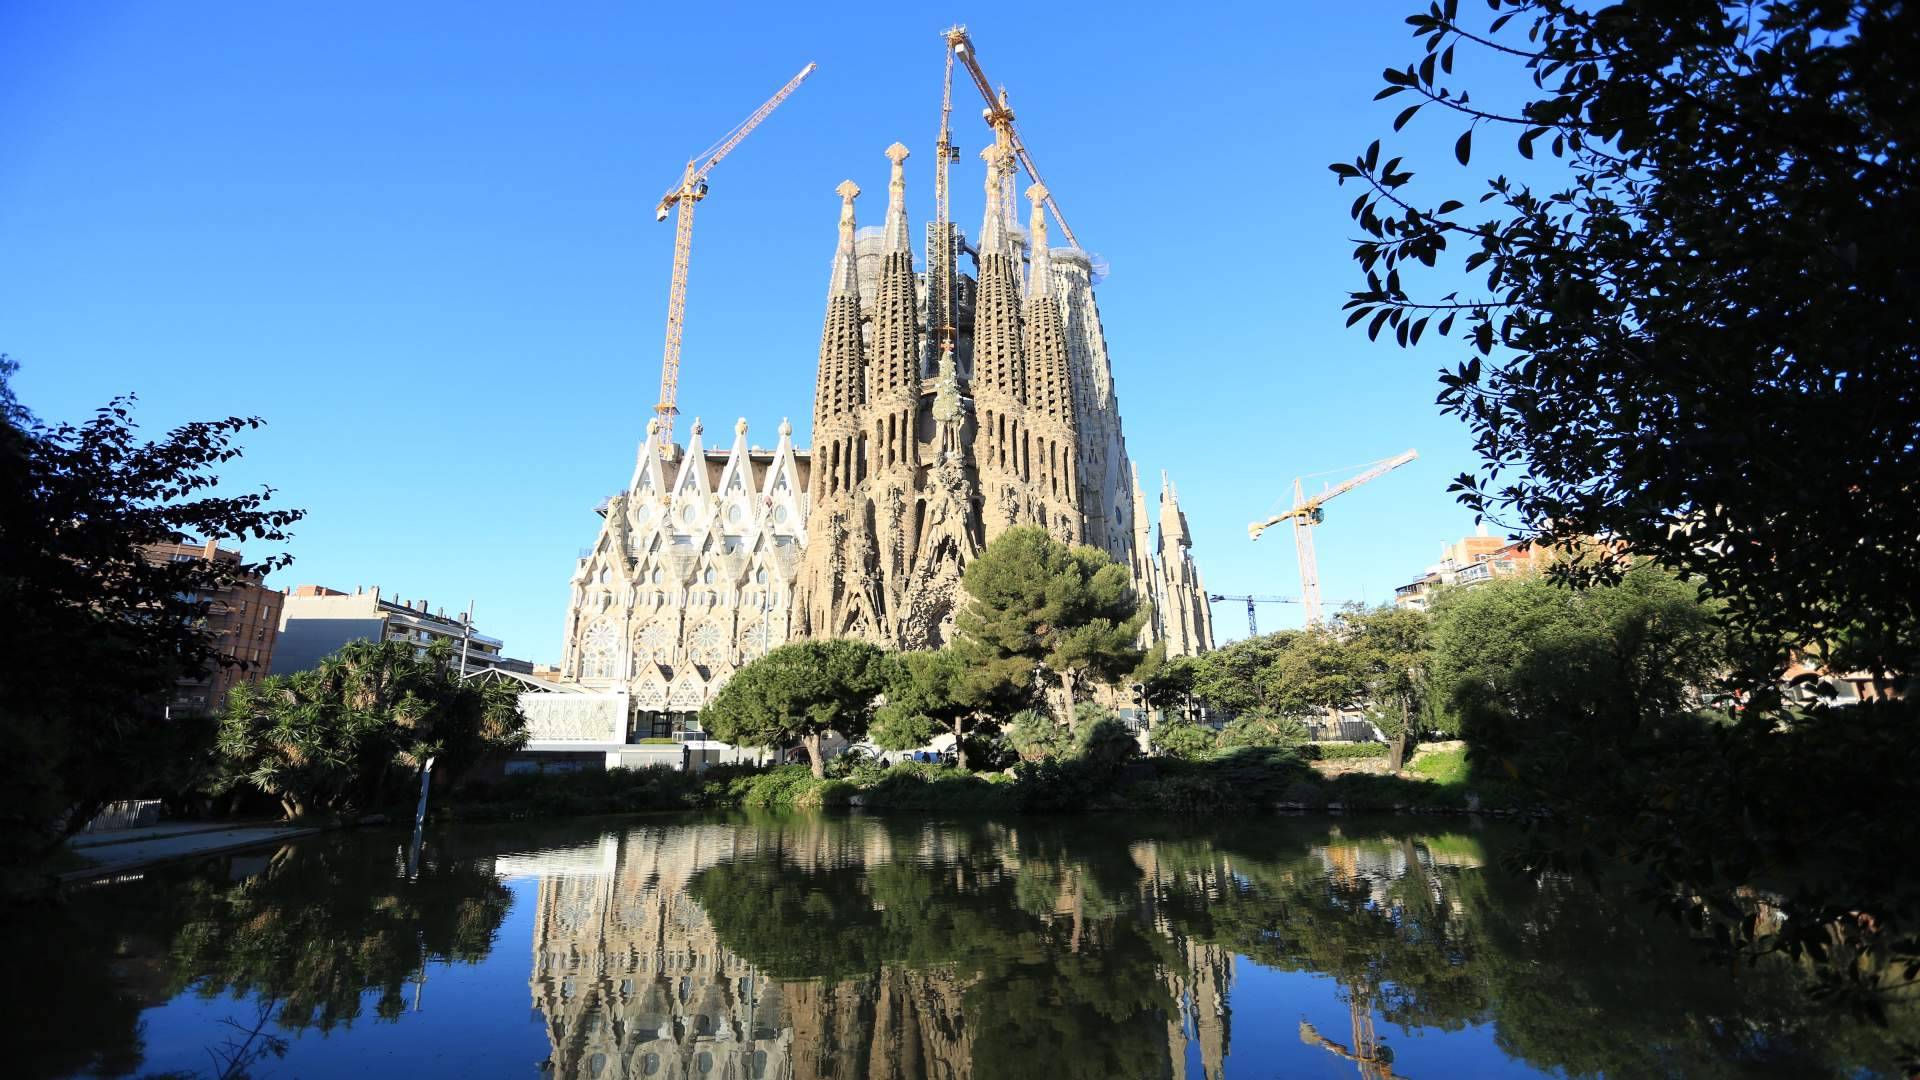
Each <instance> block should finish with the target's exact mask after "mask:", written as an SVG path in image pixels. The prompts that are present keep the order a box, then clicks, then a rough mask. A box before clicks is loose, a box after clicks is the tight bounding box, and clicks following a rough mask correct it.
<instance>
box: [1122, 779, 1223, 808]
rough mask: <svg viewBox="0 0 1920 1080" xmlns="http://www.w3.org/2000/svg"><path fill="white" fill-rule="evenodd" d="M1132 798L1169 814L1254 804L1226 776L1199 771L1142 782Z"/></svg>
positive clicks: (1136, 801) (1141, 804)
mask: <svg viewBox="0 0 1920 1080" xmlns="http://www.w3.org/2000/svg"><path fill="white" fill-rule="evenodd" d="M1133 798H1134V802H1135V803H1136V804H1138V805H1140V806H1143V807H1145V808H1148V809H1152V810H1160V811H1164V812H1166V813H1170V814H1224V813H1236V812H1244V811H1246V810H1248V809H1250V808H1251V807H1250V805H1249V803H1248V801H1247V798H1246V796H1245V795H1244V794H1242V793H1241V792H1239V791H1237V790H1236V789H1235V788H1234V787H1233V786H1232V785H1231V784H1229V783H1227V782H1226V781H1225V780H1224V779H1222V778H1220V777H1217V776H1206V775H1202V774H1197V773H1186V774H1181V775H1176V776H1168V777H1165V778H1163V779H1160V780H1154V781H1151V782H1148V783H1145V784H1141V785H1139V786H1138V787H1137V788H1136V790H1135V793H1134V797H1133Z"/></svg>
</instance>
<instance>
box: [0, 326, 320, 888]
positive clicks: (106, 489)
mask: <svg viewBox="0 0 1920 1080" xmlns="http://www.w3.org/2000/svg"><path fill="white" fill-rule="evenodd" d="M15 369H16V365H15V364H14V362H13V361H11V360H8V359H7V358H5V357H0V610H5V611H6V612H7V618H8V619H9V620H10V621H11V622H12V624H13V625H14V626H15V627H16V628H18V630H19V631H20V632H18V633H15V634H13V635H11V636H10V638H9V640H8V644H7V647H6V648H5V649H0V728H4V729H5V730H6V732H7V753H6V754H5V755H4V758H5V760H4V764H0V822H4V824H3V825H0V869H4V868H10V867H17V866H19V865H21V864H23V863H25V862H29V861H32V860H35V859H38V858H40V857H41V856H43V855H44V854H46V853H47V852H49V851H51V850H53V849H54V848H55V847H57V846H58V845H59V844H60V842H61V841H62V840H63V839H64V838H65V836H66V835H67V834H68V833H70V832H72V831H74V830H77V829H79V828H80V827H81V826H82V825H85V824H86V822H87V821H88V820H89V819H90V818H91V817H92V816H93V815H94V813H95V812H96V811H97V810H98V809H99V808H100V807H101V806H102V805H103V804H105V803H106V802H108V801H110V800H113V799H118V798H128V797H133V796H136V795H158V794H173V792H169V791H161V790H156V784H157V780H156V777H158V776H161V775H163V774H165V773H166V772H168V771H172V770H175V769H176V768H177V766H178V764H179V762H180V761H182V760H185V759H186V758H188V757H189V756H191V755H192V754H193V753H195V752H200V753H204V749H205V746H206V742H207V741H210V738H211V730H210V727H209V726H208V725H204V724H201V723H199V722H197V721H193V720H190V719H170V718H169V717H168V716H167V702H168V700H169V698H170V696H171V695H172V693H173V691H174V688H175V686H176V685H177V683H178V682H179V681H180V680H181V679H183V678H185V679H191V678H198V677H201V676H203V675H205V674H206V673H207V672H208V671H210V670H211V669H212V668H213V667H214V665H216V664H218V663H221V662H222V661H221V659H220V658H219V656H218V654H217V652H216V649H215V642H214V641H213V639H212V638H211V637H210V636H209V634H208V632H207V630H206V627H205V617H206V615H207V612H208V609H209V604H210V601H209V600H208V599H206V598H207V597H210V596H212V595H215V594H216V593H217V592H218V591H219V590H221V589H223V588H226V587H229V586H232V585H234V584H236V583H238V582H240V581H241V580H243V579H247V578H251V577H253V576H256V575H260V574H265V573H267V572H269V571H271V570H274V569H276V568H278V567H281V566H284V565H286V564H287V562H288V561H289V560H288V558H287V557H286V556H284V555H276V556H272V557H269V558H266V559H263V560H260V561H258V562H240V563H227V562H218V561H209V560H199V559H196V560H190V561H182V562H159V563H154V562H149V561H148V560H147V558H146V556H145V554H144V552H143V548H144V547H145V546H146V545H149V544H157V543H165V542H177V541H181V540H188V541H191V542H195V543H198V542H201V541H205V540H235V539H240V540H246V539H251V540H264V541H270V542H275V543H277V542H280V541H284V540H286V539H287V533H286V529H287V527H288V526H290V525H292V524H293V523H294V522H296V521H298V520H299V519H300V517H301V512H300V511H298V510H283V509H275V508H272V507H270V506H269V505H268V500H269V498H270V497H271V495H272V492H271V491H268V490H262V491H259V492H255V493H245V494H222V495H213V494H210V490H211V488H212V487H213V486H214V485H215V484H216V483H217V482H218V477H217V476H216V475H215V474H214V472H213V470H214V469H215V468H216V467H218V466H219V465H222V464H224V463H226V462H229V461H232V460H233V459H234V458H236V457H238V456H239V454H240V450H239V448H238V447H236V446H235V445H234V439H235V438H236V437H237V436H239V435H240V434H241V433H242V432H245V431H250V430H253V429H254V428H257V427H259V426H260V421H259V419H258V418H254V417H229V418H227V419H225V420H214V421H206V422H196V423H190V424H183V425H181V426H180V427H177V428H175V429H173V430H172V431H170V432H168V433H167V434H166V436H165V437H163V438H160V439H157V440H152V441H145V440H142V439H141V438H140V437H139V436H138V434H137V428H136V426H135V424H134V421H133V399H132V398H131V397H125V398H116V399H114V400H113V401H111V402H109V403H107V404H106V405H105V406H103V407H102V408H100V409H99V410H98V411H97V412H96V413H95V414H94V416H93V418H92V419H91V420H89V421H87V422H85V423H82V424H77V425H76V424H65V423H61V424H52V425H48V424H43V423H41V422H40V421H38V420H36V419H35V418H34V417H33V416H32V414H31V413H29V412H28V411H27V410H26V409H25V408H23V407H21V405H20V404H19V403H18V401H17V400H16V399H15V397H14V395H13V392H12V390H11V388H10V379H11V376H12V374H13V372H14V371H15ZM196 742H197V743H198V745H197V746H195V745H192V744H193V743H196Z"/></svg>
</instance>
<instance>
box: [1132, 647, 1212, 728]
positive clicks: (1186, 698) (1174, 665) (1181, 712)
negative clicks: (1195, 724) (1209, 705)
mask: <svg viewBox="0 0 1920 1080" xmlns="http://www.w3.org/2000/svg"><path fill="white" fill-rule="evenodd" d="M1198 661H1199V657H1195V656H1168V655H1167V643H1166V642H1164V641H1157V642H1154V645H1153V648H1151V649H1149V650H1147V657H1146V659H1144V660H1142V661H1141V662H1140V666H1139V667H1138V668H1135V669H1134V672H1133V680H1134V682H1135V683H1137V684H1138V685H1139V687H1140V698H1141V700H1142V702H1144V703H1145V704H1146V706H1147V707H1148V708H1150V709H1159V710H1161V711H1162V714H1163V715H1164V714H1166V713H1168V712H1171V713H1173V714H1175V715H1176V716H1177V717H1178V718H1179V719H1182V720H1191V719H1192V717H1191V716H1190V715H1189V714H1190V713H1191V712H1192V706H1193V696H1194V695H1193V680H1194V676H1195V675H1196V674H1197V673H1198V671H1199V663H1198Z"/></svg>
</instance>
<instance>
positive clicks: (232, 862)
mask: <svg viewBox="0 0 1920 1080" xmlns="http://www.w3.org/2000/svg"><path fill="white" fill-rule="evenodd" d="M405 858H406V851H405V844H404V841H400V840H395V841H393V842H390V843H389V842H383V841H375V840H372V839H371V838H370V837H368V836H366V835H364V834H363V835H345V836H336V837H323V838H314V839H310V840H306V841H302V842H300V843H297V844H293V845H289V846H287V847H284V848H281V849H280V850H279V851H277V852H276V853H275V854H274V855H273V856H272V857H271V858H270V859H260V858H256V857H253V856H239V857H233V858H231V859H222V860H217V861H215V862H214V863H211V864H209V865H211V866H214V867H227V866H231V867H233V868H234V873H235V875H237V877H229V876H227V875H225V874H209V873H205V872H199V873H194V874H192V876H188V877H185V879H184V881H183V880H182V877H181V875H180V874H178V873H160V874H155V875H149V876H148V877H147V878H145V879H143V880H139V881H133V882H127V883H123V884H116V885H111V886H102V887H96V888H90V889H82V890H79V891H77V892H75V893H74V894H73V895H72V896H71V897H70V898H69V902H68V903H66V904H65V905H64V906H62V907H60V908H57V909H52V910H43V911H38V912H33V913H30V917H20V918H12V919H8V920H7V921H6V929H5V937H4V939H0V949H4V950H5V952H4V955H5V956H6V957H7V958H8V962H9V964H13V965H18V966H16V968H15V970H34V971H43V972H48V973H50V974H51V975H52V977H51V978H49V979H47V980H46V981H45V982H44V983H43V984H42V985H43V987H44V990H43V992H42V993H41V995H40V999H39V1001H38V1007H37V1008H35V1009H33V1010H19V1009H11V1010H6V1011H5V1012H4V1013H0V1016H4V1019H3V1020H0V1025H4V1026H0V1044H4V1045H6V1046H7V1047H9V1048H10V1049H9V1055H10V1060H9V1067H10V1070H17V1072H10V1075H25V1076H29V1077H31V1076H64V1075H70V1074H72V1073H75V1072H80V1071H92V1072H96V1073H100V1074H103V1075H126V1074H129V1073H132V1072H134V1071H135V1070H136V1069H137V1068H138V1066H139V1064H140V1062H141V1060H142V1058H143V1057H144V1054H145V1051H144V1046H143V1040H142V1037H141V1031H140V1012H141V1010H143V1009H147V1008H151V1007H153V1006H156V1005H160V1004H163V1003H165V1002H166V1001H168V1000H170V999H172V998H174V997H176V996H178V995H179V994H181V993H183V992H188V991H191V992H194V993H197V994H198V995H200V996H202V997H205V998H209V999H211V998H217V997H221V996H231V997H234V998H236V999H241V998H251V999H253V1000H255V1001H256V1002H271V1003H276V1004H274V1006H273V1023H274V1025H275V1026H276V1027H278V1028H282V1029H292V1030H301V1029H305V1028H309V1027H315V1028H319V1029H320V1030H323V1031H325V1030H331V1029H333V1028H335V1027H336V1026H339V1025H342V1024H346V1023H350V1022H351V1021H352V1020H354V1019H356V1018H358V1017H360V1015H361V1013H362V1007H363V1002H364V1000H365V998H366V996H367V995H368V994H369V993H370V992H371V993H373V994H375V995H376V998H375V1012H376V1015H379V1016H381V1017H385V1018H393V1017H396V1016H398V1015H399V1014H400V1013H401V1012H402V1011H403V1009H404V1008H405V1000H406V989H407V986H408V984H409V982H410V981H417V979H418V977H419V976H420V974H421V970H422V965H423V963H424V962H427V961H432V960H458V961H463V962H478V961H479V960H481V959H483V958H484V957H485V956H486V954H487V952H488V951H489V949H490V948H491V946H492V941H493V935H494V934H495V932H497V931H498V929H499V927H500V923H501V921H502V919H503V918H504V917H505V915H506V911H507V907H508V905H509V904H510V902H511V896H510V894H509V893H508V892H507V890H506V889H505V888H504V887H503V886H502V885H501V884H500V882H499V880H498V878H496V877H495V876H494V874H493V873H492V870H491V867H490V866H488V865H485V864H478V865H476V864H474V863H471V862H463V861H454V860H440V859H435V858H433V857H432V855H431V849H429V857H428V858H426V859H425V860H423V864H422V866H421V867H420V870H419V873H418V875H417V876H416V877H415V879H414V880H411V881H408V880H406V879H405V874H404V866H405ZM242 868H244V872H243V870H242ZM256 870H257V872H256ZM236 1015H238V1016H239V1018H240V1019H241V1020H242V1021H245V1022H246V1023H247V1024H248V1025H251V1024H252V1022H253V1020H254V1019H255V1017H254V1015H253V1014H252V1011H251V1010H248V1009H242V1010H240V1012H239V1013H238V1014H236ZM16 1026H17V1027H18V1028H19V1030H18V1031H15V1030H13V1028H15V1027H16ZM230 1034H231V1033H230V1032H229V1031H228V1030H227V1029H226V1028H224V1027H219V1028H214V1029H210V1030H209V1031H208V1032H207V1033H206V1041H207V1044H208V1046H209V1048H210V1049H214V1050H218V1049H219V1047H220V1045H221V1044H222V1042H223V1040H225V1039H227V1037H228V1036H229V1035H230ZM256 1041H257V1040H256Z"/></svg>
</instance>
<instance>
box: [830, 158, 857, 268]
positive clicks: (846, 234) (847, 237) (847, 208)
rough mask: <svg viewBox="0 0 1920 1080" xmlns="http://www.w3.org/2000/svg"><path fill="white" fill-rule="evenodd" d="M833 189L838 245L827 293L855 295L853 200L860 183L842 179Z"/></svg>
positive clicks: (834, 254) (835, 250)
mask: <svg viewBox="0 0 1920 1080" xmlns="http://www.w3.org/2000/svg"><path fill="white" fill-rule="evenodd" d="M833 190H834V191H835V193H837V194H838V195H839V196H840V246H839V247H837V248H835V249H834V252H833V285H832V287H831V289H830V291H829V292H828V295H829V296H840V295H842V294H845V295H849V296H855V297H857V296H859V295H860V277H859V274H858V268H857V266H856V260H855V258H854V254H853V200H854V199H856V198H858V197H859V195H860V185H859V184H856V183H854V182H853V181H851V180H842V181H840V186H839V187H837V188H834V189H833Z"/></svg>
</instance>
